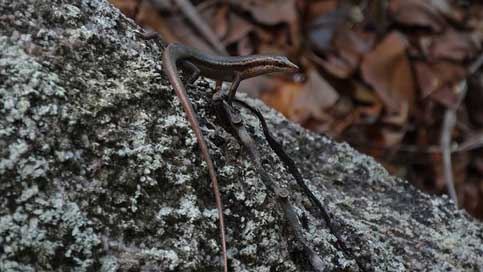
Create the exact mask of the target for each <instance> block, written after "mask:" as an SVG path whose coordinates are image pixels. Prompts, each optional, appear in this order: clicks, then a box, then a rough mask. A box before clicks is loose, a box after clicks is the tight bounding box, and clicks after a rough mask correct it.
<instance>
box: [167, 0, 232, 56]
mask: <svg viewBox="0 0 483 272" xmlns="http://www.w3.org/2000/svg"><path fill="white" fill-rule="evenodd" d="M174 2H175V3H176V5H177V6H178V7H179V9H180V10H181V12H182V13H183V14H184V16H185V17H186V18H187V19H188V20H189V21H190V22H191V24H192V25H193V27H195V28H196V29H197V30H198V31H199V32H200V33H201V35H203V36H204V37H205V39H206V40H207V41H208V42H209V43H210V44H211V46H213V48H214V49H215V50H216V53H218V54H220V55H225V56H226V55H228V52H227V51H226V50H225V48H224V47H223V45H222V43H221V41H220V40H219V39H218V37H217V36H216V34H215V33H214V32H213V30H212V29H211V28H210V26H208V24H207V23H206V21H205V20H204V19H203V18H202V17H201V16H200V14H199V13H198V11H197V10H196V8H195V7H194V6H193V4H191V2H190V1H188V0H174Z"/></svg>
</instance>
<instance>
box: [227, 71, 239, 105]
mask: <svg viewBox="0 0 483 272" xmlns="http://www.w3.org/2000/svg"><path fill="white" fill-rule="evenodd" d="M240 82H241V76H240V74H239V73H235V75H234V76H233V81H232V83H231V86H230V92H229V93H228V104H230V105H231V101H232V99H233V98H234V97H235V95H236V90H237V89H238V86H240Z"/></svg>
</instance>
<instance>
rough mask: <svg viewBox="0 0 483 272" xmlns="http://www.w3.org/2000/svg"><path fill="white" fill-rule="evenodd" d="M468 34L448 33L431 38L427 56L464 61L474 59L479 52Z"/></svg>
mask: <svg viewBox="0 0 483 272" xmlns="http://www.w3.org/2000/svg"><path fill="white" fill-rule="evenodd" d="M479 49H480V48H479V46H478V45H477V44H475V43H474V42H473V40H472V39H471V36H470V35H469V34H467V33H461V32H456V31H446V32H445V33H444V34H443V35H440V36H436V37H433V38H431V41H430V43H429V44H428V47H426V48H424V47H423V51H425V54H426V55H427V56H429V57H430V58H432V59H446V60H454V61H463V60H467V59H470V58H473V57H474V56H475V55H476V54H477V53H478V50H479Z"/></svg>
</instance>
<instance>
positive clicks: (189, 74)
mask: <svg viewBox="0 0 483 272" xmlns="http://www.w3.org/2000/svg"><path fill="white" fill-rule="evenodd" d="M181 67H182V69H183V71H184V72H185V74H186V82H188V84H193V83H194V82H195V81H196V80H197V79H198V78H199V77H200V74H201V71H200V69H199V68H198V67H196V65H194V64H193V63H192V62H189V61H187V60H184V61H182V62H181Z"/></svg>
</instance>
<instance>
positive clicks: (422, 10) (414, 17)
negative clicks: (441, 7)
mask: <svg viewBox="0 0 483 272" xmlns="http://www.w3.org/2000/svg"><path fill="white" fill-rule="evenodd" d="M388 11H389V14H390V15H391V16H392V17H393V19H394V20H396V21H397V22H398V23H400V24H403V25H408V26H419V27H427V28H430V29H432V30H433V31H434V32H441V31H443V29H444V28H445V27H446V25H447V23H446V21H445V20H444V18H443V16H441V14H440V13H439V11H438V9H437V8H436V7H435V6H433V5H432V4H431V3H430V2H428V1H422V0H392V1H391V2H390V3H389V6H388Z"/></svg>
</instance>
